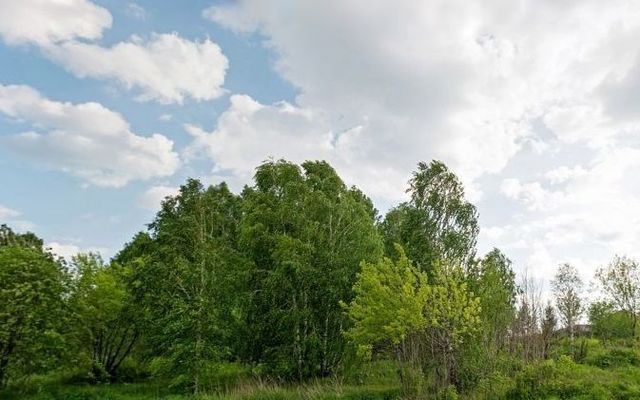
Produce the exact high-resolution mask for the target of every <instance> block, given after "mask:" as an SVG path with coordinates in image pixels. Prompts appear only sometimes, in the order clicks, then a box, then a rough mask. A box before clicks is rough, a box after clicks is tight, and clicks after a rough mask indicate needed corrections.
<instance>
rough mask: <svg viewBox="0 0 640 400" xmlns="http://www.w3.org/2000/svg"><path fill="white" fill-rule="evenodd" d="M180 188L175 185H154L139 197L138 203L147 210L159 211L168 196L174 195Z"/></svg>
mask: <svg viewBox="0 0 640 400" xmlns="http://www.w3.org/2000/svg"><path fill="white" fill-rule="evenodd" d="M178 190H179V188H178V187H175V186H164V185H159V186H152V187H150V188H149V189H147V190H146V191H145V192H144V193H142V195H140V196H139V197H138V205H139V206H140V207H141V208H144V209H146V210H152V211H157V210H158V209H160V204H161V203H162V201H163V200H164V199H165V198H166V197H167V196H174V195H176V194H177V193H178Z"/></svg>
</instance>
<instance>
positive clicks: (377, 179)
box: [185, 95, 409, 200]
mask: <svg viewBox="0 0 640 400" xmlns="http://www.w3.org/2000/svg"><path fill="white" fill-rule="evenodd" d="M185 128H186V130H187V131H188V132H189V133H190V134H191V135H192V136H193V142H192V144H191V145H190V146H189V147H188V148H187V149H186V151H185V157H186V158H187V159H191V158H193V157H195V156H197V155H198V154H205V155H206V156H208V157H210V158H212V159H213V160H215V167H214V170H213V174H214V176H213V177H211V178H212V179H225V180H227V181H229V183H230V184H231V185H232V187H233V188H235V189H240V188H241V187H242V185H243V184H245V183H247V182H249V181H250V180H251V177H252V176H253V172H254V168H255V167H256V166H257V165H258V164H260V163H261V162H263V161H265V160H266V159H267V158H269V157H271V158H274V159H280V158H286V159H287V160H291V161H294V162H303V161H305V160H308V159H312V160H316V159H324V160H328V161H330V162H331V163H332V165H333V166H334V167H335V168H336V169H337V170H338V171H339V172H340V174H341V176H342V177H343V178H344V179H345V180H346V181H347V183H349V184H355V183H356V182H357V183H358V184H359V185H360V186H361V187H362V188H363V189H366V190H367V193H368V194H369V195H372V196H374V197H377V198H379V199H389V198H391V199H394V200H398V199H400V198H403V192H404V186H405V183H406V181H407V180H408V174H409V171H404V172H402V173H400V174H398V173H397V171H395V170H392V169H389V168H385V167H384V166H382V168H380V167H379V166H377V165H375V163H373V162H372V160H368V159H367V158H366V157H363V156H364V154H363V153H362V152H361V151H360V149H359V148H358V147H357V146H358V145H359V144H360V143H361V140H362V138H361V137H360V135H361V134H362V131H363V126H353V127H351V128H349V129H345V130H342V131H339V132H337V131H334V130H332V127H331V125H330V124H329V121H328V120H327V118H326V116H325V115H323V114H322V113H320V112H316V111H314V110H310V109H303V108H299V107H296V106H293V105H291V104H289V103H286V102H280V103H277V104H273V105H264V104H260V103H258V102H257V101H255V100H254V99H252V98H251V97H249V96H246V95H234V96H231V105H230V107H229V109H228V110H226V111H225V112H224V113H223V114H222V115H221V116H220V118H219V120H218V126H217V129H216V130H215V131H213V132H210V133H209V132H206V131H204V130H203V129H201V128H200V127H197V126H193V125H187V126H185ZM363 163H364V164H363Z"/></svg>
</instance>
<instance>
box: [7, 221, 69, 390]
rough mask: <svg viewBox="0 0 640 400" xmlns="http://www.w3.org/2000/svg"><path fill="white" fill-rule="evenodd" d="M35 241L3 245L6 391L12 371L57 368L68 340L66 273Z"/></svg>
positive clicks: (17, 373)
mask: <svg viewBox="0 0 640 400" xmlns="http://www.w3.org/2000/svg"><path fill="white" fill-rule="evenodd" d="M6 232H7V231H6V230H4V228H3V233H6ZM16 237H18V238H19V237H20V236H19V235H17V236H14V238H16ZM33 237H35V236H33ZM33 237H31V238H33ZM31 238H30V239H29V240H28V241H27V242H28V243H25V242H21V241H20V240H17V241H8V242H3V243H2V244H1V245H0V387H2V386H4V385H5V384H6V383H7V381H8V379H9V378H10V375H11V374H12V373H15V374H16V375H19V374H27V373H29V372H31V371H34V370H37V369H38V368H42V367H46V366H52V365H53V362H51V364H49V362H50V360H51V358H52V355H54V354H55V352H54V351H55V350H56V347H58V346H60V344H61V342H62V337H61V335H60V325H61V324H62V322H63V318H64V303H63V294H64V292H65V287H66V283H65V282H66V279H67V278H66V274H65V271H64V269H63V266H62V265H61V264H60V263H58V262H56V261H55V260H54V259H53V257H52V256H51V255H50V254H48V253H46V252H44V251H42V249H41V248H37V246H34V245H33V243H34V242H33V241H32V240H31Z"/></svg>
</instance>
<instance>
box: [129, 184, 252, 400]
mask: <svg viewBox="0 0 640 400" xmlns="http://www.w3.org/2000/svg"><path fill="white" fill-rule="evenodd" d="M239 202H240V199H239V198H238V196H235V195H234V194H232V193H231V192H230V191H229V189H228V188H227V186H226V184H224V183H222V184H220V185H217V186H210V187H208V188H207V189H205V188H204V187H203V186H202V184H201V183H200V182H199V181H197V180H193V179H190V180H188V181H187V183H186V184H185V185H183V186H181V188H180V191H179V193H178V194H177V195H176V196H173V197H168V198H167V199H165V201H164V202H163V203H162V208H161V210H160V211H159V212H158V214H157V216H156V218H155V220H154V221H153V223H151V224H150V229H151V234H152V235H151V237H152V239H153V241H154V244H153V245H152V246H150V245H149V244H148V243H147V244H146V246H150V247H151V248H152V252H151V255H150V257H149V259H148V260H147V261H146V262H143V263H141V265H139V270H138V271H137V272H136V273H135V276H136V280H137V284H138V285H139V286H143V287H144V304H145V315H146V321H147V323H148V326H149V328H150V329H148V331H147V335H146V337H147V339H148V341H149V343H150V344H151V346H152V347H153V348H154V349H155V350H156V351H155V353H156V355H160V356H164V357H166V358H167V359H168V360H169V366H170V370H171V374H172V376H173V377H174V381H175V383H176V384H181V385H186V386H188V387H190V388H191V389H192V390H193V391H194V392H196V393H198V392H200V391H201V390H202V385H203V382H202V377H203V374H204V371H205V370H206V368H207V363H208V362H209V361H213V360H221V359H225V358H226V357H227V355H228V346H227V344H228V343H229V342H230V341H231V339H230V338H231V337H232V334H233V332H231V331H230V328H231V326H230V324H228V323H227V321H228V320H227V319H226V318H227V317H228V316H229V314H231V313H233V312H234V311H235V308H234V307H233V305H232V303H231V302H230V298H231V297H232V296H231V295H232V293H233V290H232V288H231V287H230V285H229V281H230V280H232V279H233V277H234V276H235V274H236V273H237V272H238V271H242V269H243V268H244V267H245V265H246V261H245V259H244V258H243V257H242V255H241V254H240V253H239V252H238V251H237V250H236V245H235V241H236V237H237V234H236V228H237V226H238V221H239V215H240V214H239V213H240V207H239V205H240V203H239ZM143 244H145V240H144V237H140V236H139V237H138V242H137V245H143ZM134 245H136V241H134ZM133 250H135V249H132V252H133V253H135V252H134V251H133ZM136 251H138V250H136ZM139 251H142V252H143V250H140V249H139ZM123 257H124V255H123Z"/></svg>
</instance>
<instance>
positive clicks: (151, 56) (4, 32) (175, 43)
mask: <svg viewBox="0 0 640 400" xmlns="http://www.w3.org/2000/svg"><path fill="white" fill-rule="evenodd" d="M126 10H127V12H128V13H130V14H132V15H134V16H136V17H137V18H142V17H144V16H145V15H146V14H145V13H144V9H142V8H141V7H140V6H138V5H137V4H135V3H129V4H128V5H127V8H126ZM111 22H112V18H111V14H110V13H109V11H108V10H106V9H105V8H102V7H99V6H97V5H95V4H94V3H92V2H90V1H87V0H67V1H45V0H25V1H10V0H0V37H2V39H3V40H4V41H5V42H6V43H7V44H9V45H18V44H32V45H36V46H38V47H39V48H40V49H41V50H42V51H43V53H44V54H45V55H46V56H47V57H49V58H50V59H51V60H53V61H54V62H56V63H58V64H60V65H61V66H63V67H64V68H65V69H66V70H67V71H69V72H71V73H72V74H74V75H75V76H77V77H79V78H94V79H101V80H108V81H110V82H115V83H117V84H118V85H119V86H121V87H123V88H125V89H128V90H133V91H134V92H136V93H137V94H138V95H137V97H136V99H137V100H139V101H157V102H160V103H163V104H167V103H179V104H180V103H182V102H183V101H184V99H185V98H191V99H194V100H196V101H205V100H212V99H215V98H218V97H220V96H221V95H222V94H223V93H224V90H223V89H222V85H223V84H224V79H225V74H226V70H227V67H228V64H229V63H228V60H227V58H226V57H225V56H224V54H223V53H222V50H221V49H220V47H219V46H218V45H217V44H216V43H214V42H213V41H211V40H210V39H208V38H207V39H205V40H202V41H192V40H188V39H185V38H183V37H181V36H180V35H178V34H177V33H162V34H159V33H153V34H151V35H150V36H149V37H148V38H141V37H138V36H133V37H131V38H130V39H128V40H125V41H122V42H118V43H116V44H114V45H112V46H110V47H106V46H102V45H100V44H99V43H97V42H96V41H97V40H98V39H100V38H101V37H102V33H103V31H104V30H105V29H108V28H110V27H111ZM123 60H126V62H124V61H123Z"/></svg>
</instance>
